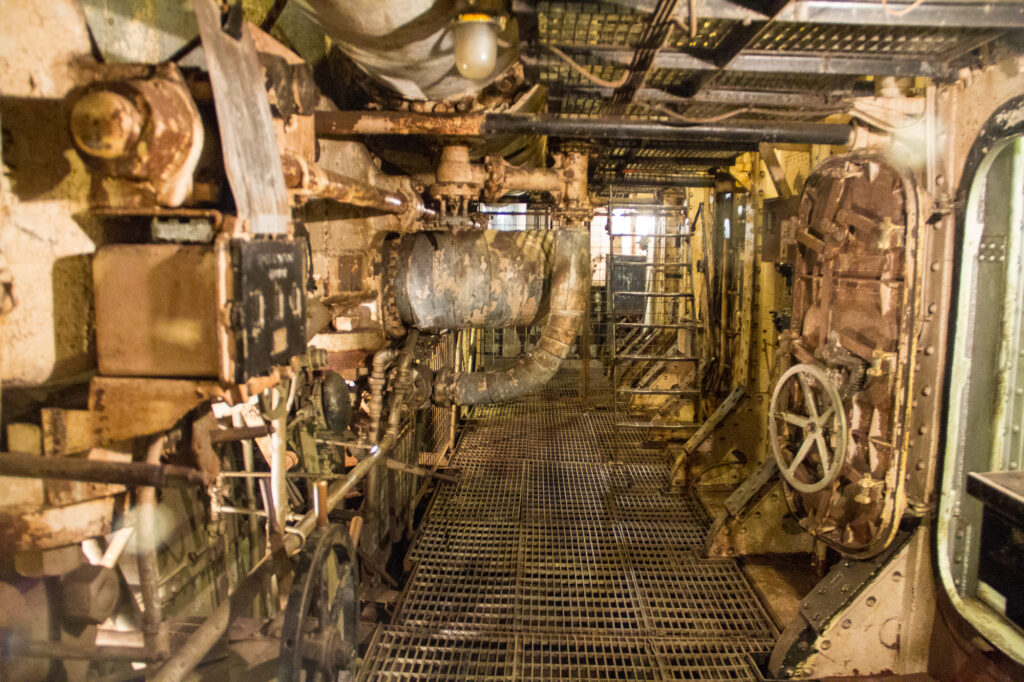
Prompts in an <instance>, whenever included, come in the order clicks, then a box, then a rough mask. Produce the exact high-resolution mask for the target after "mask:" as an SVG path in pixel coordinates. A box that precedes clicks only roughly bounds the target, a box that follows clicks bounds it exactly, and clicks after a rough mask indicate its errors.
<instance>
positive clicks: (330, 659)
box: [277, 524, 359, 682]
mask: <svg viewBox="0 0 1024 682" xmlns="http://www.w3.org/2000/svg"><path fill="white" fill-rule="evenodd" d="M358 588H359V579H358V573H357V558H356V551H355V547H354V546H353V545H352V540H351V539H350V538H349V535H348V531H347V530H346V529H345V527H344V526H340V525H338V524H330V525H328V526H327V527H325V528H321V529H319V530H317V531H315V532H314V533H313V534H311V535H310V536H309V538H308V539H307V540H306V548H305V549H304V550H303V551H302V554H301V555H300V556H299V561H298V565H297V566H296V569H295V579H294V582H293V583H292V590H291V592H290V593H289V595H288V606H287V608H286V609H285V614H284V628H283V630H282V632H281V658H280V668H279V672H278V677H277V679H278V680H280V681H281V682H299V681H300V680H307V681H310V682H311V681H313V680H317V681H318V682H328V681H330V682H334V681H335V680H337V679H338V674H339V673H340V672H341V671H344V670H347V669H349V668H350V667H351V666H352V665H353V664H354V663H355V661H356V625H357V623H356V618H357V615H358V608H359V600H358V596H357V590H358Z"/></svg>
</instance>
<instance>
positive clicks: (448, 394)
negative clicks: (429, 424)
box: [434, 230, 590, 405]
mask: <svg viewBox="0 0 1024 682" xmlns="http://www.w3.org/2000/svg"><path fill="white" fill-rule="evenodd" d="M589 290H590V234H589V233H588V232H585V231H582V230H572V231H559V232H556V233H554V248H553V252H552V266H551V290H550V305H549V308H550V310H549V312H548V321H547V324H546V325H545V327H544V331H543V332H541V336H540V339H539V340H538V341H537V345H536V347H534V349H533V350H532V351H531V352H530V353H529V354H528V355H526V356H525V357H523V358H522V359H520V360H519V361H518V362H517V363H516V364H515V365H513V366H512V367H509V368H508V369H506V370H494V371H480V372H468V373H454V372H453V371H452V370H451V369H450V368H446V369H443V370H441V371H440V372H438V376H437V378H436V380H435V381H434V400H435V401H437V402H439V403H441V404H448V403H455V404H458V405H479V404H483V403H493V402H500V401H503V400H512V399H514V398H518V397H519V396H522V395H526V394H528V393H532V392H533V391H536V390H537V389H538V388H540V387H541V386H543V385H544V384H546V383H547V382H548V381H550V380H551V378H552V377H553V376H554V375H555V372H557V371H558V368H559V366H560V365H561V364H562V361H563V360H565V357H566V356H567V355H568V354H569V348H570V347H571V346H572V342H573V339H575V338H576V334H577V332H578V331H579V329H580V324H581V323H582V321H583V311H584V309H585V305H586V300H587V295H588V292H589Z"/></svg>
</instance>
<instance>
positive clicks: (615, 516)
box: [361, 368, 777, 680]
mask: <svg viewBox="0 0 1024 682" xmlns="http://www.w3.org/2000/svg"><path fill="white" fill-rule="evenodd" d="M579 383H580V372H579V370H578V369H572V368H570V369H563V370H562V371H561V372H559V374H558V376H557V377H556V378H555V379H554V380H553V381H552V382H551V383H550V384H549V385H548V386H547V387H546V388H545V389H544V390H543V391H542V392H541V393H539V394H537V395H535V396H531V397H529V398H527V399H525V400H522V401H518V402H515V403H506V404H501V405H495V406H487V407H482V408H476V409H475V410H474V412H473V415H472V419H471V422H470V425H469V427H468V428H467V430H466V433H465V435H464V436H463V438H462V440H461V442H460V444H459V447H458V449H457V451H456V454H455V457H454V459H453V466H456V467H458V468H459V469H461V478H460V481H459V483H458V484H455V485H449V484H445V486H444V487H442V488H440V489H439V490H438V491H437V493H436V494H435V496H434V499H433V502H432V503H431V507H430V509H429V510H428V512H427V516H426V519H425V521H424V524H423V529H422V533H421V537H420V538H419V540H418V541H417V542H416V544H415V545H414V546H413V548H412V549H411V551H410V554H409V559H410V561H411V562H412V563H413V564H414V565H415V568H414V570H413V573H412V575H411V576H410V578H409V581H408V583H407V585H406V587H405V589H404V591H403V593H402V596H401V599H400V600H399V606H398V608H397V611H396V613H395V617H394V619H393V622H392V623H391V624H390V625H385V626H381V627H380V628H379V629H378V630H377V632H376V634H375V635H374V638H373V640H372V642H371V644H370V647H369V650H368V652H367V655H366V658H365V660H364V663H363V666H362V672H361V679H366V680H506V679H514V680H560V679H572V680H608V679H616V680H623V679H628V680H669V679H684V680H696V679H706V680H757V679H760V675H759V674H758V672H757V671H756V663H757V662H760V661H763V659H764V658H765V657H766V656H767V655H768V653H769V652H770V650H771V646H772V644H773V643H774V641H775V637H776V634H777V633H776V631H775V630H774V627H773V626H772V624H771V622H770V620H769V618H768V616H767V615H766V613H765V611H764V609H763V608H762V606H761V604H760V602H759V601H758V599H757V597H756V596H755V594H754V592H753V590H752V588H751V587H750V585H749V583H748V582H747V580H746V578H745V576H744V575H743V573H742V572H741V570H740V568H739V566H738V565H737V564H736V563H735V562H734V561H732V560H710V561H709V560H705V559H701V558H699V552H700V550H701V547H702V546H703V540H704V534H705V532H706V530H707V527H708V524H709V519H708V518H707V516H706V515H705V513H704V511H703V509H702V507H701V505H700V504H699V503H698V502H697V501H696V500H694V499H692V498H691V497H690V496H688V495H686V494H669V493H666V492H665V491H664V483H665V481H666V478H667V465H666V463H665V461H664V457H663V456H662V455H661V454H659V452H658V451H654V450H646V449H644V448H643V447H641V442H642V441H641V434H640V432H635V433H627V434H625V435H623V434H622V433H621V432H620V434H619V436H618V437H617V438H616V437H615V436H614V432H613V428H614V427H613V415H612V413H611V410H610V409H607V404H608V401H609V397H610V389H609V386H608V384H607V381H606V380H605V379H604V377H603V376H602V375H601V374H600V371H599V369H597V368H595V369H594V370H593V375H592V378H591V387H592V394H591V395H592V398H593V400H592V404H597V405H599V406H601V405H603V406H604V407H598V408H597V409H595V410H591V411H589V412H587V411H584V409H583V405H582V401H581V400H580V396H579V393H578V386H579Z"/></svg>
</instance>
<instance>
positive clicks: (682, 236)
mask: <svg viewBox="0 0 1024 682" xmlns="http://www.w3.org/2000/svg"><path fill="white" fill-rule="evenodd" d="M608 236H610V237H611V238H612V239H615V238H616V237H653V238H654V239H686V240H687V241H689V240H690V239H691V238H692V237H693V234H692V233H690V234H663V233H658V234H644V233H643V232H619V233H616V234H611V235H608Z"/></svg>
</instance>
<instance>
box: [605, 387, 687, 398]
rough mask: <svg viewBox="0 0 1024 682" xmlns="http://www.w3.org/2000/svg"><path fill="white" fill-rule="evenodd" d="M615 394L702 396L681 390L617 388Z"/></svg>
mask: <svg viewBox="0 0 1024 682" xmlns="http://www.w3.org/2000/svg"><path fill="white" fill-rule="evenodd" d="M615 392H616V393H629V394H631V395H677V396H690V397H695V396H699V395H700V391H697V390H694V389H685V390H684V389H680V388H617V389H615Z"/></svg>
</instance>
